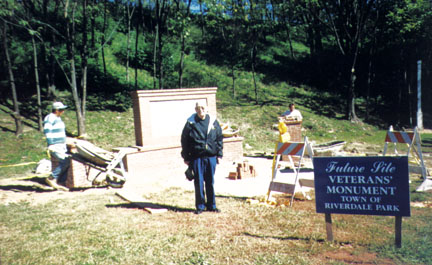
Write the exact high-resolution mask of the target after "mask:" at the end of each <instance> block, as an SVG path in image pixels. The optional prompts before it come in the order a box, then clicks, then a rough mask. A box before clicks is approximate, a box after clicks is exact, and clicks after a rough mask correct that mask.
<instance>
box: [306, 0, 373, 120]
mask: <svg viewBox="0 0 432 265" xmlns="http://www.w3.org/2000/svg"><path fill="white" fill-rule="evenodd" d="M313 3H316V4H317V6H318V7H319V8H320V9H321V10H323V11H322V13H323V16H322V17H321V16H320V15H317V14H316V13H314V14H312V15H314V16H315V17H316V18H317V19H319V20H320V21H321V23H323V24H324V25H326V26H327V27H328V28H329V29H330V30H331V32H332V33H333V37H334V39H335V44H336V47H337V48H338V49H339V51H340V53H341V54H342V55H343V58H344V60H345V62H344V66H345V70H344V72H343V73H342V75H343V76H344V77H345V78H344V79H345V80H346V81H345V87H346V90H347V104H346V117H347V118H348V119H349V120H351V121H353V122H359V121H360V120H359V118H358V117H357V115H356V108H355V100H356V94H355V80H356V74H357V73H356V67H357V59H358V55H359V49H360V44H361V43H362V41H363V39H364V35H365V33H366V30H367V28H366V25H367V21H368V18H369V14H370V11H371V9H372V6H373V5H374V4H375V1H362V0H353V1H325V0H318V1H317V2H313ZM310 4H312V2H311V3H310Z"/></svg>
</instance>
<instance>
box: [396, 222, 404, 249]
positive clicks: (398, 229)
mask: <svg viewBox="0 0 432 265" xmlns="http://www.w3.org/2000/svg"><path fill="white" fill-rule="evenodd" d="M395 245H396V247H397V248H400V247H402V216H395Z"/></svg>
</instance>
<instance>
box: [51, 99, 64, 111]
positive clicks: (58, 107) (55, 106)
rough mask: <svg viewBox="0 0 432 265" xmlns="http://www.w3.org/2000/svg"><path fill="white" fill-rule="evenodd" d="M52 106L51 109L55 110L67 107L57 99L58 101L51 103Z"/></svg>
mask: <svg viewBox="0 0 432 265" xmlns="http://www.w3.org/2000/svg"><path fill="white" fill-rule="evenodd" d="M52 108H53V110H55V109H58V110H62V109H65V108H67V106H66V105H63V103H61V102H59V101H58V102H54V103H53V104H52Z"/></svg>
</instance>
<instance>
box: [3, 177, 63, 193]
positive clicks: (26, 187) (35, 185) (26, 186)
mask: <svg viewBox="0 0 432 265" xmlns="http://www.w3.org/2000/svg"><path fill="white" fill-rule="evenodd" d="M16 181H21V182H19V183H14V182H11V183H10V184H4V185H0V190H9V191H33V192H39V193H42V192H53V191H57V190H56V189H54V188H51V187H50V186H47V185H46V184H45V178H40V177H33V178H28V179H16Z"/></svg>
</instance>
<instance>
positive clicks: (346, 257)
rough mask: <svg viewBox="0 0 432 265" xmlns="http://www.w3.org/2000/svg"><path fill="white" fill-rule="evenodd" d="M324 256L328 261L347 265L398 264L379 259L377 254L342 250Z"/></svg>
mask: <svg viewBox="0 0 432 265" xmlns="http://www.w3.org/2000/svg"><path fill="white" fill-rule="evenodd" d="M323 256H324V257H325V258H326V260H327V261H341V262H344V263H347V264H364V265H369V264H370V265H376V264H380V265H394V264H397V263H395V262H393V261H392V260H391V259H383V258H378V257H377V255H376V254H375V253H368V252H366V253H358V254H354V253H353V252H352V251H349V250H346V249H340V250H337V251H331V252H330V251H329V252H325V253H324V254H323Z"/></svg>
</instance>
